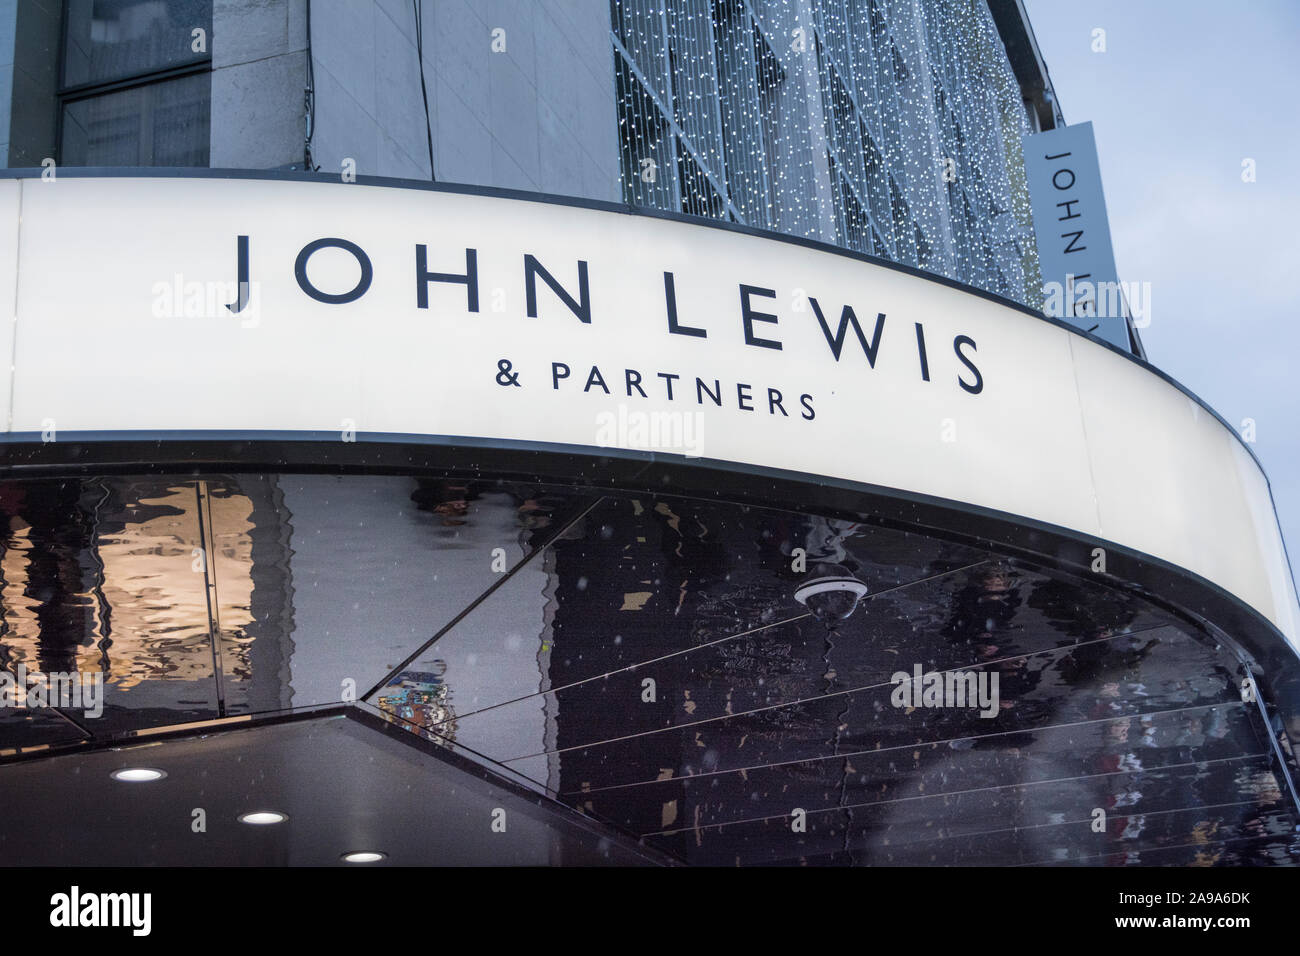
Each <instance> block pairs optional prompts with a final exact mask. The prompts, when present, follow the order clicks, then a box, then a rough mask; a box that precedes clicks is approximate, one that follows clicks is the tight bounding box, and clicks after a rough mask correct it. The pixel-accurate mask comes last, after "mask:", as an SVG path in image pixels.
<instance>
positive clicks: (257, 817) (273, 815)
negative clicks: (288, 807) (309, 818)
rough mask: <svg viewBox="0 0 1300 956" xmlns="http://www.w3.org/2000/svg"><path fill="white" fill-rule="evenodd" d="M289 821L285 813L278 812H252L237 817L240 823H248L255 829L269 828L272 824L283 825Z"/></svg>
mask: <svg viewBox="0 0 1300 956" xmlns="http://www.w3.org/2000/svg"><path fill="white" fill-rule="evenodd" d="M288 819H289V815H288V814H287V813H281V812H280V811H279V810H253V811H251V812H249V813H241V814H240V815H239V822H240V823H249V824H252V825H253V826H255V827H265V826H270V825H271V824H272V823H283V822H284V821H285V820H288Z"/></svg>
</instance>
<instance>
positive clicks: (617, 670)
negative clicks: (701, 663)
mask: <svg viewBox="0 0 1300 956" xmlns="http://www.w3.org/2000/svg"><path fill="white" fill-rule="evenodd" d="M989 561H990V559H988V558H985V559H984V560H981V561H976V562H975V563H974V564H967V565H964V566H962V567H960V568H951V569H949V570H947V571H941V572H939V573H938V574H931V575H928V576H927V577H924V578H918V579H917V580H915V581H907V582H905V583H903V584H896V585H894V586H893V587H890V588H885V589H884V590H883V591H876V592H875V593H874V594H867V595H865V596H864V597H863V599H862V600H863V602H864V603H866V602H868V601H871V600H874V599H875V598H878V597H883V596H884V595H886V594H892V593H894V592H895V591H902V590H904V589H906V588H911V587H916V586H917V585H918V584H925V583H926V582H927V581H937V580H938V579H939V578H942V577H947V576H948V575H950V574H958V573H960V572H962V571H969V570H970V569H971V568H978V567H979V566H980V565H982V564H988V563H989ZM811 616H812V614H811V612H804V613H803V614H799V615H796V616H795V617H789V618H786V619H785V620H783V621H775V622H773V623H772V624H763V625H760V626H758V627H753V628H750V629H749V630H747V631H740V632H738V633H736V634H728V635H727V636H725V637H719V638H718V639H717V640H713V641H706V642H704V643H703V644H696V645H694V646H693V647H684V648H682V649H681V650H679V651H672V652H670V653H668V654H661V655H660V656H659V657H651V658H648V659H646V660H644V661H637V662H636V663H635V664H626V665H624V666H623V667H617V668H615V669H614V670H612V671H606V672H605V673H603V674H593V675H592V676H591V677H584V678H582V680H575V681H572V682H571V683H568V684H565V685H563V686H561V687H548V688H547V689H546V690H538V691H534V692H533V693H531V694H524V695H523V696H521V697H516V698H514V699H513V700H503V701H501V702H500V703H498V704H490V705H488V706H487V707H480V708H479V709H478V710H471V711H469V712H468V713H464V714H459V715H457V716H456V717H455V718H451V717H449V718H447V720H442V721H439V722H438V723H437V724H433V725H432V726H435V727H440V726H442V725H443V724H445V723H447V722H448V721H450V720H453V719H454V720H465V719H467V718H469V717H473V716H474V715H475V714H482V713H486V712H487V711H489V710H496V709H497V708H498V707H509V706H510V705H511V704H518V703H520V702H521V701H525V700H531V699H532V698H534V697H544V696H546V695H547V694H559V693H560V692H562V691H566V690H569V689H571V688H573V687H579V686H581V685H582V684H589V683H591V682H592V681H598V680H605V679H607V678H609V677H613V676H614V675H615V674H622V673H624V672H627V671H634V670H636V669H637V668H638V667H649V666H650V665H651V664H659V663H661V662H663V661H666V660H670V659H671V658H674V657H681V656H682V655H684V654H692V653H694V652H695V651H700V650H704V649H706V648H710V647H718V646H719V645H721V644H725V643H726V642H727V641H734V640H736V639H737V638H741V637H748V636H749V635H751V634H758V633H759V632H761V631H766V630H771V629H772V628H774V627H782V626H783V625H786V624H793V623H795V622H796V621H802V620H803V619H804V618H807V617H811Z"/></svg>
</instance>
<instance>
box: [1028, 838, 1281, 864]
mask: <svg viewBox="0 0 1300 956" xmlns="http://www.w3.org/2000/svg"><path fill="white" fill-rule="evenodd" d="M1284 839H1286V837H1285V835H1284V834H1281V833H1274V834H1269V833H1265V834H1252V835H1251V836H1242V837H1229V838H1228V839H1226V840H1206V841H1204V842H1201V841H1199V840H1198V841H1196V842H1193V843H1176V844H1174V845H1173V846H1152V847H1122V846H1118V847H1115V848H1114V849H1113V850H1111V851H1109V852H1108V853H1092V854H1089V855H1088V856H1072V857H1069V858H1068V859H1065V860H1054V859H1053V860H1031V861H1030V862H1029V863H1010V864H1007V865H1008V866H1011V867H1016V868H1019V867H1024V866H1060V865H1062V864H1064V863H1082V862H1083V861H1084V860H1100V859H1103V858H1104V857H1108V856H1114V855H1115V854H1117V853H1163V852H1165V851H1166V850H1186V849H1187V848H1188V847H1212V846H1227V845H1228V844H1229V843H1245V842H1248V841H1251V840H1273V841H1279V840H1284ZM1135 865H1137V864H1135Z"/></svg>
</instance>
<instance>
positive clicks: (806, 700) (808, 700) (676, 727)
mask: <svg viewBox="0 0 1300 956" xmlns="http://www.w3.org/2000/svg"><path fill="white" fill-rule="evenodd" d="M1171 626H1172V625H1170V624H1153V625H1151V627H1145V628H1140V629H1139V630H1136V631H1124V632H1123V633H1121V634H1112V635H1111V636H1110V637H1100V638H1096V639H1094V640H1091V641H1078V642H1076V643H1074V644H1067V645H1065V646H1063V647H1052V648H1045V649H1043V650H1040V651H1031V652H1029V653H1026V654H1016V655H1013V656H1010V657H1000V658H996V659H994V660H991V661H981V662H979V663H976V664H963V665H959V666H957V667H949V668H946V669H945V670H941V671H934V672H933V673H937V674H949V673H953V672H955V671H965V670H974V669H976V668H981V667H989V666H992V665H994V664H1005V663H1007V662H1009V661H1020V660H1027V659H1028V658H1030V657H1039V656H1042V655H1045V654H1059V653H1063V652H1068V651H1073V650H1075V649H1076V648H1080V647H1087V646H1088V645H1090V644H1104V643H1106V642H1107V641H1114V640H1117V639H1119V638H1121V637H1132V636H1133V635H1134V634H1145V633H1146V632H1147V631H1153V630H1159V629H1160V628H1165V627H1171ZM1178 633H1180V634H1182V633H1183V632H1182V631H1179V632H1178ZM892 683H893V682H892V681H885V682H883V683H879V684H863V685H862V686H861V687H849V688H847V689H845V690H837V691H834V692H833V693H830V694H818V695H817V696H815V697H800V698H797V699H795V700H788V701H782V702H781V703H779V704H768V705H767V706H764V707H755V708H753V709H752V710H743V711H741V712H740V713H736V714H720V715H719V716H717V717H705V718H704V719H702V720H692V721H688V722H686V723H683V724H673V725H672V726H669V727H657V728H655V729H654V730H645V731H642V732H641V733H638V734H626V735H624V736H622V737H609V738H607V739H605V740H593V741H590V742H588V743H581V744H573V745H572V746H569V747H560V748H558V749H556V750H543V751H540V752H538V753H532V754H521V755H520V756H518V757H510V758H507V759H506V760H505V761H504V762H505V763H511V762H513V761H516V760H529V759H531V758H533V757H542V756H550V755H551V754H554V753H565V752H567V751H570V750H585V749H588V748H591V747H604V746H605V745H606V744H614V743H620V742H622V741H625V740H635V739H637V738H639V737H650V736H653V735H654V734H662V733H668V732H670V731H680V730H686V729H687V728H690V727H701V726H703V725H704V724H712V723H717V722H719V721H723V720H734V719H735V718H737V717H750V716H753V715H754V714H761V713H766V712H767V711H771V710H780V709H781V708H783V707H797V706H799V705H801V704H813V703H816V702H818V701H821V700H830V699H831V698H832V697H840V696H844V695H846V694H858V693H861V692H862V691H867V690H878V689H880V688H882V687H889V686H891V685H892ZM958 739H964V738H958Z"/></svg>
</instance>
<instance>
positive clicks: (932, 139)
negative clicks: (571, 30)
mask: <svg viewBox="0 0 1300 956" xmlns="http://www.w3.org/2000/svg"><path fill="white" fill-rule="evenodd" d="M612 11H613V28H614V62H615V74H616V86H617V89H616V96H617V100H618V116H619V131H620V143H621V150H622V186H623V195H624V200H625V201H626V202H628V203H629V204H632V205H642V206H652V207H656V208H660V209H671V210H675V211H679V212H684V213H687V214H689V215H697V216H707V217H711V218H717V219H729V220H732V221H735V222H741V223H746V224H748V225H752V226H756V227H759V228H763V229H774V230H777V231H780V232H784V233H789V234H792V235H798V236H806V237H811V238H816V239H821V240H824V241H829V242H832V243H835V244H837V245H840V246H844V247H846V248H850V249H855V250H858V251H860V252H867V253H872V254H874V255H877V256H881V257H883V258H887V259H892V260H894V261H897V262H903V263H907V264H909V265H914V266H919V267H920V268H922V269H926V270H929V271H931V272H935V273H938V274H940V275H944V276H948V277H950V278H954V279H957V280H959V281H962V282H965V283H968V284H970V285H974V286H977V287H979V288H982V289H986V290H988V291H991V292H997V293H999V294H1002V295H1006V296H1008V297H1010V298H1012V299H1016V300H1018V301H1020V302H1024V303H1025V304H1027V305H1030V306H1032V307H1035V308H1037V307H1040V306H1041V304H1042V302H1041V289H1040V286H1041V282H1040V277H1039V269H1038V260H1037V251H1036V248H1035V245H1034V241H1033V226H1032V220H1031V218H1030V206H1029V194H1028V187H1027V184H1026V181H1025V174H1024V163H1023V155H1022V147H1021V137H1022V136H1023V135H1024V134H1025V133H1027V132H1028V124H1027V122H1026V116H1025V112H1024V105H1023V102H1022V98H1021V93H1020V88H1019V85H1018V84H1017V82H1016V79H1015V76H1014V74H1013V73H1012V70H1011V65H1010V63H1009V62H1008V61H1007V57H1006V53H1005V51H1004V49H1003V46H1002V41H1001V38H1000V37H999V36H998V32H997V28H996V26H995V24H994V23H993V19H992V16H991V15H990V14H989V11H988V7H987V5H986V4H985V2H984V0H893V2H891V3H889V4H888V10H886V4H885V3H884V0H613V3H612ZM801 15H802V16H803V17H804V18H805V19H807V18H808V17H809V15H810V16H811V19H810V20H809V21H808V22H803V21H802V20H801V19H800V17H801Z"/></svg>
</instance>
